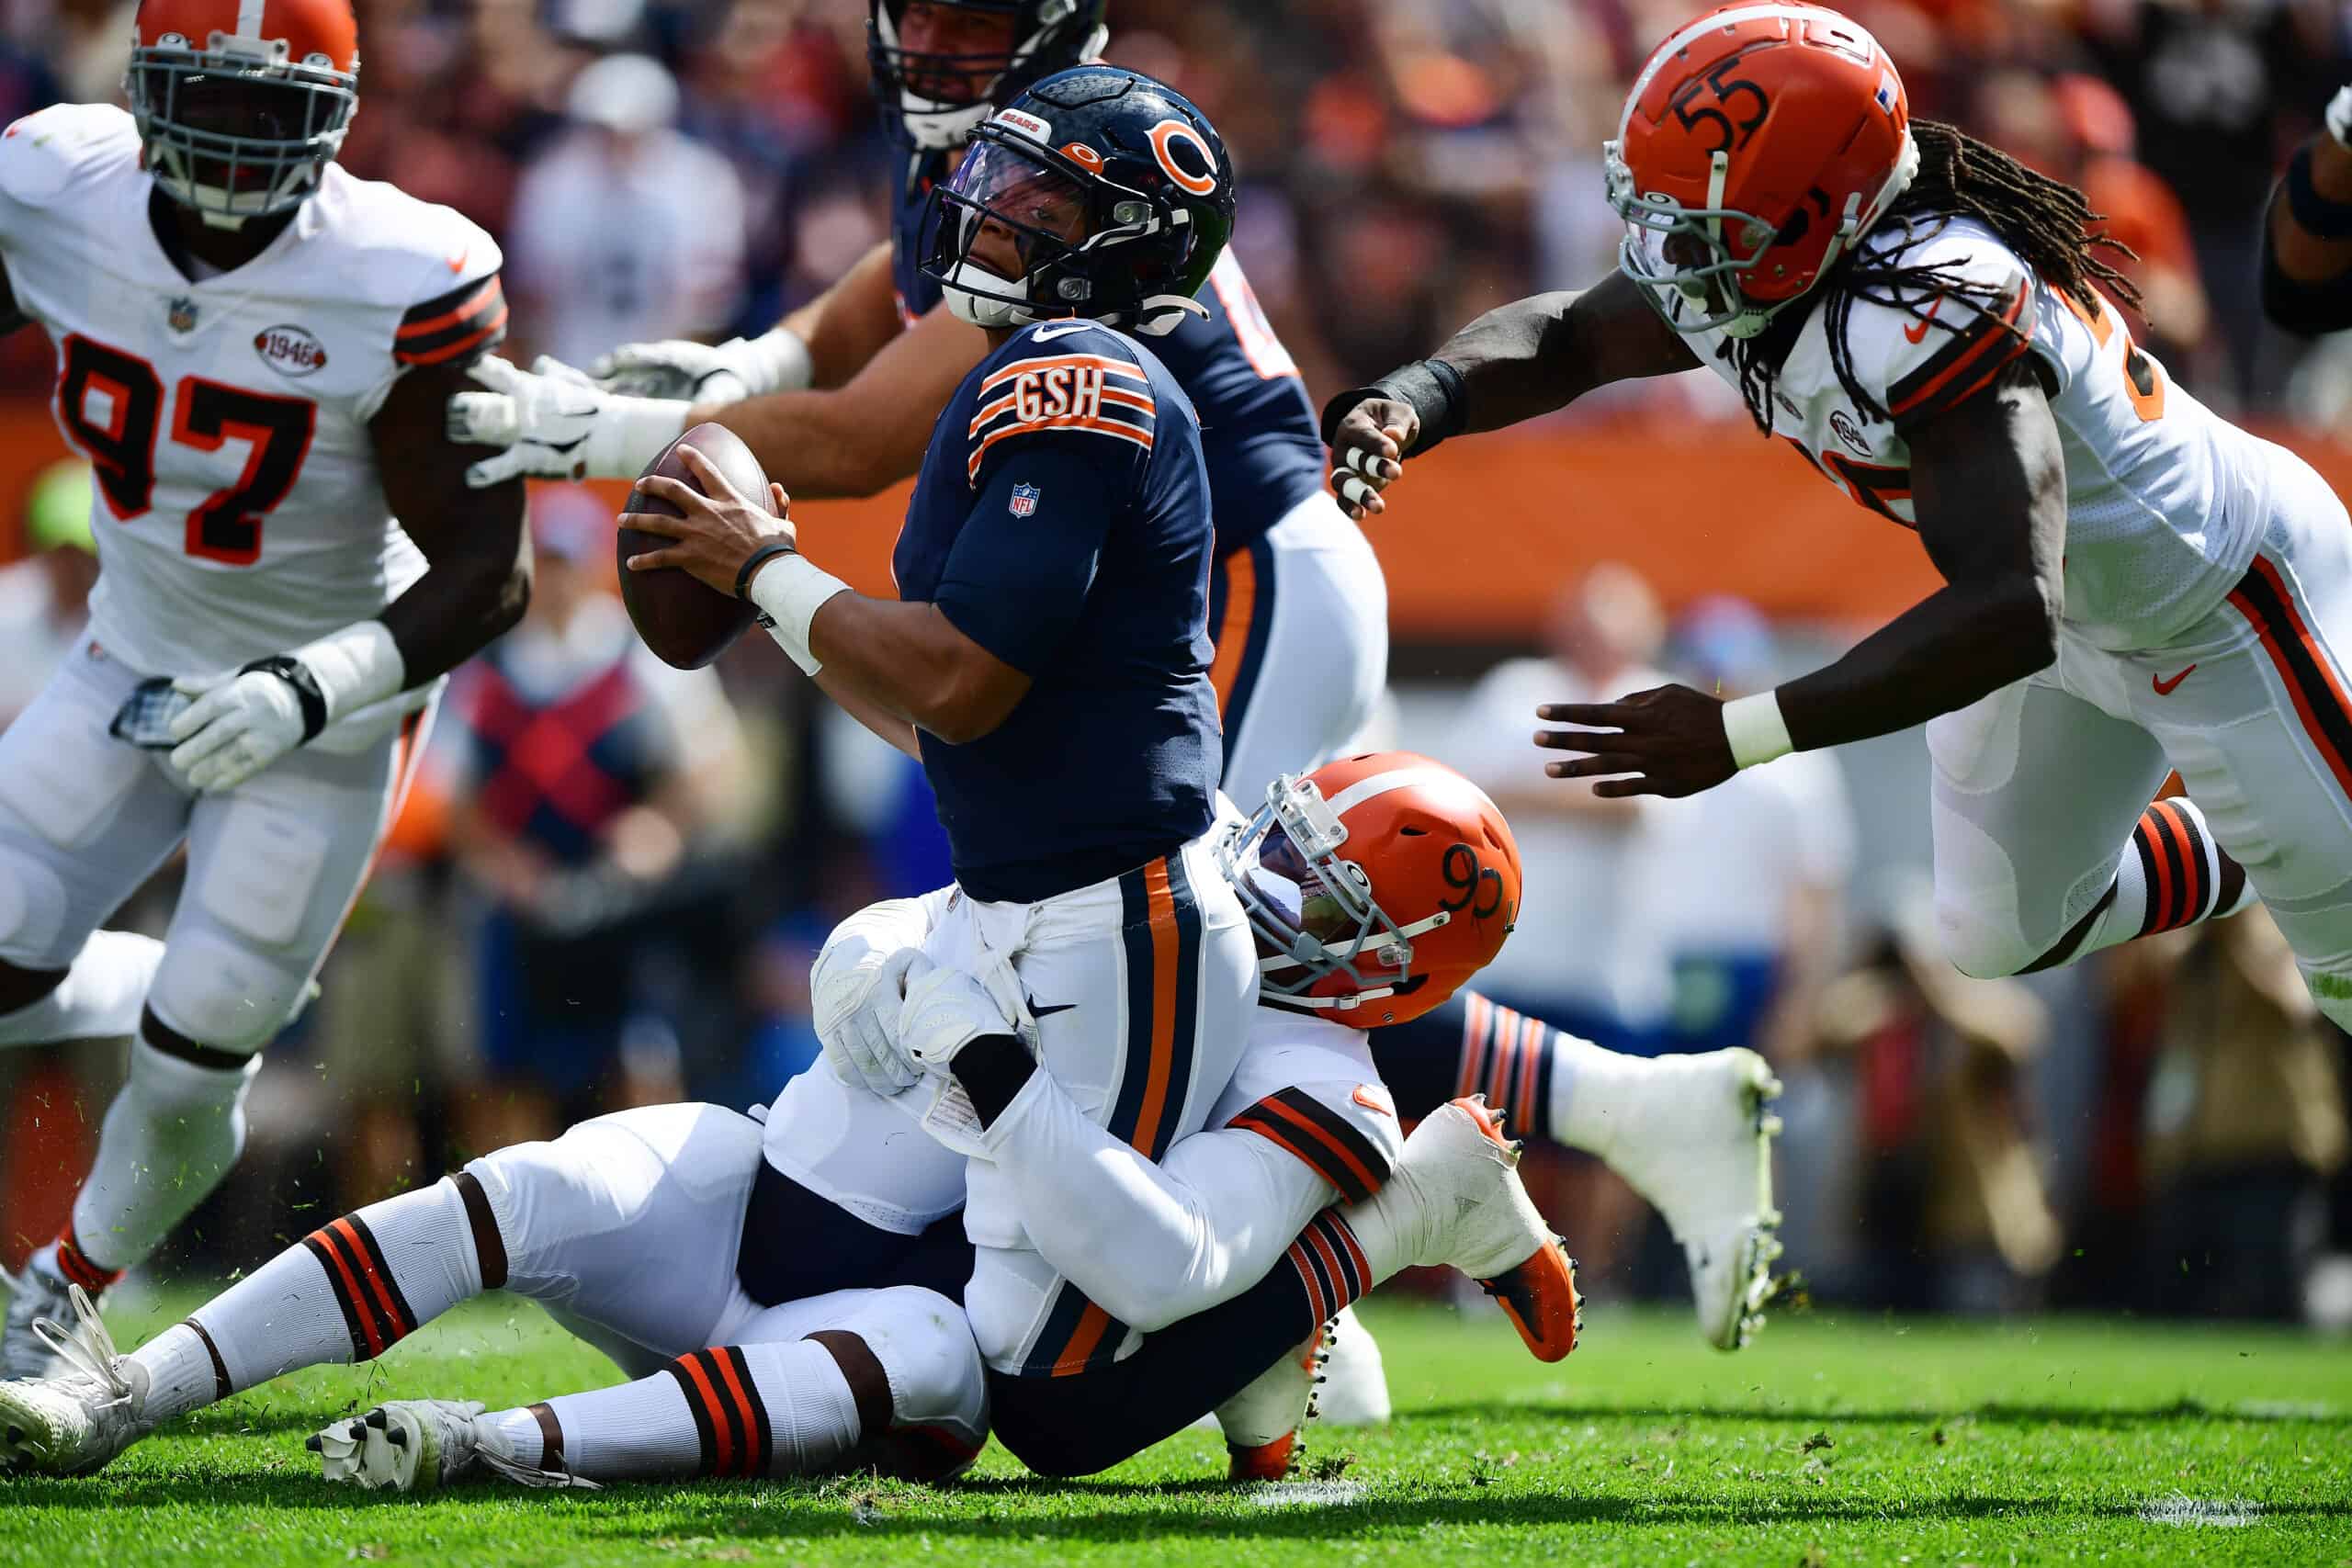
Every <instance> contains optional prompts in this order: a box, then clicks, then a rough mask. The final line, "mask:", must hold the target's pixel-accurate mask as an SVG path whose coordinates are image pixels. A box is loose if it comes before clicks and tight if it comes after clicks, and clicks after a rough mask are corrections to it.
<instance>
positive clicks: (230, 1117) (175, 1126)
mask: <svg viewBox="0 0 2352 1568" xmlns="http://www.w3.org/2000/svg"><path fill="white" fill-rule="evenodd" d="M260 1067H261V1064H260V1062H259V1061H258V1060H250V1061H247V1062H246V1063H245V1065H244V1066H242V1067H226V1068H224V1067H200V1066H197V1065H196V1064H195V1063H193V1062H189V1061H185V1060H183V1059H182V1058H180V1057H178V1056H174V1055H169V1054H167V1053H165V1052H163V1051H159V1050H157V1049H156V1048H155V1047H154V1046H153V1045H151V1044H149V1043H147V1041H146V1039H145V1038H144V1037H143V1036H142V1037H141V1038H140V1039H138V1040H135V1041H133V1042H132V1043H131V1046H130V1081H129V1082H127V1083H125V1084H124V1085H123V1086H122V1090H121V1092H120V1093H119V1094H117V1095H116V1096H115V1097H114V1103H113V1104H112V1105H109V1106H107V1115H106V1121H105V1122H103V1123H102V1124H101V1125H100V1127H99V1130H98V1153H97V1157H96V1159H95V1160H93V1161H92V1162H91V1165H90V1176H89V1179H88V1180H86V1181H85V1182H84V1183H83V1184H82V1191H81V1194H80V1195H79V1196H78V1197H76V1198H75V1199H74V1237H75V1239H76V1240H77V1241H79V1243H80V1244H81V1247H82V1250H83V1251H84V1252H85V1253H86V1254H87V1255H88V1256H89V1258H90V1260H91V1261H92V1262H94V1263H96V1264H97V1265H98V1266H99V1267H100V1268H102V1269H114V1270H120V1269H130V1268H133V1267H135V1266H137V1265H138V1264H141V1263H143V1262H145V1261H146V1259H147V1255H148V1254H149V1253H151V1252H153V1251H154V1250H155V1246H156V1244H157V1243H158V1242H160V1241H162V1240H163V1239H164V1236H166V1235H170V1234H171V1231H172V1228H173V1227H174V1226H175V1225H177V1224H179V1223H180V1222H181V1221H182V1220H184V1219H186V1218H187V1214H188V1211H189V1210H191V1209H193V1208H195V1207H196V1206H197V1204H198V1203H199V1202H202V1201H204V1197H205V1195H206V1194H207V1193H209V1192H210V1191H211V1190H213V1189H214V1188H215V1187H217V1186H219V1185H220V1178H221V1177H222V1176H224V1175H226V1174H227V1173H228V1169H229V1168H230V1167H231V1166H232V1165H234V1164H236V1163H237V1156H238V1155H240V1154H242V1153H243V1152H244V1147H245V1090H246V1089H247V1087H248V1086H249V1085H251V1084H252V1082H253V1077H254V1073H255V1072H257V1071H259V1070H260Z"/></svg>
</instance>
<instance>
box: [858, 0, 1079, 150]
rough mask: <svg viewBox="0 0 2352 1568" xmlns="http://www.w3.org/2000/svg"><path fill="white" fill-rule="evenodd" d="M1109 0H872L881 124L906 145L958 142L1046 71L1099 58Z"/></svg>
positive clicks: (870, 27)
mask: <svg viewBox="0 0 2352 1568" xmlns="http://www.w3.org/2000/svg"><path fill="white" fill-rule="evenodd" d="M1104 4H1105V0H868V6H867V10H866V17H865V53H866V59H867V61H868V62H870V64H871V65H872V67H873V76H874V98H875V103H876V107H879V108H880V109H881V111H882V123H883V124H884V125H885V126H886V127H887V128H888V130H890V132H891V134H892V135H893V136H894V137H896V138H897V139H898V140H899V141H901V142H903V143H904V144H906V145H908V146H910V147H914V148H920V149H930V150H937V149H940V148H946V147H960V146H962V145H963V144H964V138H965V137H966V136H967V134H969V133H970V131H971V130H972V129H973V127H975V126H977V125H978V124H979V123H980V121H982V120H983V119H986V118H988V115H989V110H990V109H991V108H992V107H995V106H997V105H999V104H1003V103H1007V102H1009V101H1011V100H1012V97H1013V96H1015V95H1017V94H1018V93H1020V92H1021V91H1022V90H1023V88H1025V87H1027V86H1028V85H1030V84H1031V83H1033V82H1035V81H1036V80H1038V79H1039V78H1040V77H1044V76H1050V75H1051V74H1053V73H1055V72H1057V71H1067V70H1069V68H1070V67H1071V66H1073V65H1077V64H1080V63H1081V62H1085V61H1089V60H1092V59H1094V58H1095V57H1096V56H1097V55H1099V54H1100V53H1101V52H1102V51H1103V41H1104V40H1105V39H1108V38H1109V37H1110V36H1111V35H1110V29H1109V28H1105V27H1104V26H1103V6H1104Z"/></svg>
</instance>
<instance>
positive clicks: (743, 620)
mask: <svg viewBox="0 0 2352 1568" xmlns="http://www.w3.org/2000/svg"><path fill="white" fill-rule="evenodd" d="M681 446H692V447H693V448H694V449H695V451H697V452H700V453H701V454H702V455H703V456H704V457H707V458H709V459H710V460H711V461H712V462H713V463H715V464H717V465H718V471H719V472H720V473H722V474H725V475H726V476H727V478H728V479H729V482H731V483H732V484H733V485H734V486H735V488H736V489H737V490H739V491H742V492H743V493H744V494H745V495H749V496H753V497H757V498H759V500H760V502H761V503H762V504H763V505H764V504H766V497H767V493H768V477H767V475H766V474H765V473H764V472H763V471H762V469H761V468H760V460H759V459H758V458H757V457H752V449H751V448H750V447H749V446H744V445H743V441H742V437H741V436H739V435H737V434H735V433H734V432H733V431H731V430H729V429H728V428H726V427H725V426H724V425H718V424H697V425H695V427H694V428H693V429H691V430H688V431H685V432H683V433H682V434H680V435H679V436H678V438H677V439H676V440H675V441H673V442H671V443H670V445H668V446H664V447H663V448H662V451H661V453H660V454H659V455H658V456H657V457H654V459H653V461H652V462H650V463H648V464H647V465H646V466H645V472H644V473H642V474H639V476H638V488H637V489H634V490H631V491H629V492H628V506H627V507H626V508H625V509H624V510H626V511H629V512H649V513H653V514H654V515H655V516H658V517H676V516H679V515H681V513H680V512H679V511H678V509H677V508H676V507H675V506H673V505H672V504H670V502H666V501H662V500H658V499H656V498H655V497H652V496H650V495H647V494H646V493H645V491H644V488H643V487H644V482H645V480H646V479H649V478H650V477H651V476H653V475H655V474H664V475H667V476H668V477H669V478H671V479H681V480H684V482H685V483H687V484H689V485H692V486H693V487H694V488H695V490H696V491H700V490H701V489H702V483H701V481H700V480H698V479H695V476H694V471H693V470H692V469H690V468H687V467H686V465H685V460H684V458H683V457H680V456H679V455H678V448H679V447H681ZM668 543H670V541H669V540H667V539H664V538H662V536H659V535H657V534H645V533H639V531H638V530H637V529H635V528H623V529H621V530H620V531H619V533H618V534H617V536H616V537H615V538H614V541H613V549H614V552H615V555H614V563H615V565H616V567H617V568H618V569H619V570H620V576H621V603H623V604H626V605H628V618H629V620H630V621H631V622H633V623H634V624H635V625H636V626H637V635H638V636H639V637H643V638H644V639H645V646H646V647H648V648H650V649H652V650H653V651H654V652H655V653H656V654H657V655H659V656H660V657H661V660H662V662H663V663H664V664H672V665H675V666H676V667H677V668H678V669H681V670H699V669H701V668H702V667H703V666H704V665H706V664H707V663H709V662H710V661H711V660H714V659H716V658H718V656H719V655H720V654H722V653H724V652H726V651H727V649H728V648H729V646H730V645H731V644H732V643H733V642H734V641H735V639H736V638H737V637H741V636H742V635H743V629H744V628H745V627H746V626H750V625H751V624H752V622H753V621H754V620H756V619H757V618H758V617H759V611H758V610H757V609H755V608H753V607H752V605H751V604H746V603H745V602H744V601H742V600H741V599H738V598H736V597H735V596H734V595H733V594H731V593H721V592H718V590H717V589H715V588H713V587H711V586H710V585H709V584H707V583H705V582H701V581H697V580H695V578H694V577H692V576H691V575H689V574H688V573H686V572H683V571H680V570H678V569H677V568H675V567H663V568H662V569H661V570H658V571H631V570H629V569H628V560H629V557H631V556H637V555H643V554H645V553H647V552H648V551H650V550H658V549H661V548H662V547H663V546H665V545H667V544H668Z"/></svg>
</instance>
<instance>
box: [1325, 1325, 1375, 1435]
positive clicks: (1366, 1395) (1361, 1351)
mask: <svg viewBox="0 0 2352 1568" xmlns="http://www.w3.org/2000/svg"><path fill="white" fill-rule="evenodd" d="M1388 1416H1389V1403H1388V1367H1387V1364H1386V1363H1385V1361H1383V1360H1382V1359H1381V1356H1380V1347H1379V1345H1377V1344H1376V1343H1374V1340H1373V1337H1372V1331H1371V1330H1370V1329H1368V1328H1366V1327H1365V1326H1364V1325H1363V1323H1362V1322H1361V1321H1359V1320H1358V1319H1357V1317H1356V1309H1355V1308H1353V1307H1351V1306H1349V1307H1341V1308H1340V1315H1339V1316H1337V1317H1335V1318H1333V1319H1332V1320H1331V1321H1330V1323H1329V1325H1326V1326H1325V1328H1324V1330H1323V1370H1322V1372H1321V1374H1320V1381H1319V1382H1317V1384H1316V1386H1315V1419H1316V1420H1317V1423H1319V1424H1320V1425H1322V1426H1326V1427H1383V1426H1386V1425H1387V1423H1388Z"/></svg>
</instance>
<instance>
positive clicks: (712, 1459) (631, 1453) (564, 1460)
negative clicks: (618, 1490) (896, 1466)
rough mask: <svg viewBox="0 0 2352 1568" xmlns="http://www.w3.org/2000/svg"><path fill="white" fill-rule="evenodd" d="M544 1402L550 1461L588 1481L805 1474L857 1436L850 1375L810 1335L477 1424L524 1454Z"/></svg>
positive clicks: (727, 1349)
mask: <svg viewBox="0 0 2352 1568" xmlns="http://www.w3.org/2000/svg"><path fill="white" fill-rule="evenodd" d="M542 1408H544V1409H545V1410H546V1412H547V1413H548V1416H550V1417H552V1419H553V1422H554V1425H555V1427H556V1430H557V1432H558V1433H559V1434H560V1448H561V1453H560V1456H550V1457H560V1460H561V1466H560V1468H562V1469H564V1470H567V1471H569V1472H571V1473H572V1474H573V1475H577V1476H582V1477H584V1478H586V1479H588V1480H590V1481H662V1480H683V1479H685V1478H688V1477H692V1476H697V1475H732V1476H741V1477H743V1478H745V1479H757V1478H760V1477H763V1476H769V1475H814V1474H819V1473H821V1472H825V1471H828V1470H831V1468H832V1467H833V1466H834V1465H835V1464H836V1463H838V1462H839V1461H840V1460H841V1459H842V1456H843V1455H844V1454H846V1453H848V1452H849V1450H851V1449H853V1448H855V1447H856V1446H857V1442H858V1438H859V1437H860V1435H861V1431H860V1424H859V1421H858V1417H857V1401H856V1399H855V1398H854V1396H853V1395H852V1394H851V1393H850V1387H849V1380H848V1379H847V1378H846V1377H844V1376H842V1370H841V1366H840V1364H839V1363H838V1362H836V1361H835V1360H834V1359H833V1355H832V1352H831V1351H830V1350H828V1349H826V1348H825V1347H824V1346H822V1345H820V1344H818V1343H816V1342H815V1341H813V1340H809V1339H796V1340H791V1341H788V1342H786V1343H783V1344H772V1345H744V1346H721V1347H719V1348H716V1349H709V1350H696V1351H694V1352H692V1353H690V1354H688V1355H684V1356H681V1357H679V1358H678V1359H676V1360H675V1361H673V1362H672V1363H671V1364H670V1365H669V1366H667V1367H664V1368H663V1369H662V1371H658V1372H655V1373H654V1374H653V1375H652V1376H651V1377H646V1378H639V1379H638V1380H637V1381H636V1382H630V1383H623V1384H621V1385H620V1386H619V1387H617V1388H601V1389H597V1390H596V1391H594V1393H566V1394H559V1395H558V1396H557V1397H555V1398H553V1399H550V1400H548V1401H546V1402H545V1404H544V1405H543V1406H532V1407H529V1408H526V1409H523V1410H503V1411H500V1412H499V1413H498V1414H497V1415H495V1416H484V1417H482V1419H483V1420H484V1421H485V1422H488V1423H492V1424H493V1425H494V1429H495V1430H496V1431H497V1432H498V1433H499V1434H500V1436H501V1437H502V1438H505V1439H510V1440H514V1441H515V1442H516V1445H517V1447H516V1451H517V1452H519V1453H522V1454H524V1455H526V1456H527V1455H530V1454H532V1453H534V1452H535V1451H538V1450H535V1449H534V1448H533V1446H532V1445H531V1442H530V1441H529V1437H530V1435H531V1434H533V1433H544V1431H545V1427H546V1424H545V1423H544V1422H542V1420H541V1419H540V1417H539V1416H538V1415H537V1411H538V1410H539V1409H542ZM526 1423H528V1426H527V1427H526ZM526 1462H527V1461H526ZM542 1464H543V1467H544V1466H545V1461H542Z"/></svg>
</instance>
